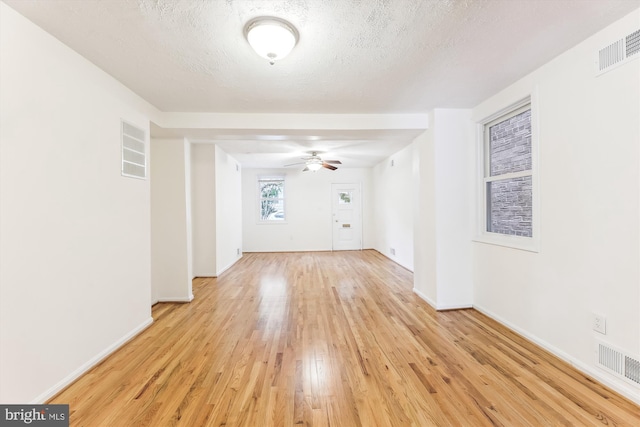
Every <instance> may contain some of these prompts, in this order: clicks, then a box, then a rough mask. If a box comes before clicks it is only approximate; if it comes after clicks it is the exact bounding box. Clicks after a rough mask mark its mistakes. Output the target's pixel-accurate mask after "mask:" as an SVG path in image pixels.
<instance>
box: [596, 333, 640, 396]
mask: <svg viewBox="0 0 640 427" xmlns="http://www.w3.org/2000/svg"><path fill="white" fill-rule="evenodd" d="M596 365H597V366H599V367H600V368H603V369H605V370H607V371H609V372H610V373H613V374H616V375H617V376H619V377H621V378H624V379H625V380H627V381H628V382H630V383H631V384H634V385H636V386H640V358H639V357H632V356H631V355H629V354H625V353H624V352H623V351H620V350H618V349H616V348H614V347H612V346H611V345H609V344H606V343H603V342H596Z"/></svg>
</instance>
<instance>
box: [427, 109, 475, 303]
mask: <svg viewBox="0 0 640 427" xmlns="http://www.w3.org/2000/svg"><path fill="white" fill-rule="evenodd" d="M470 118H471V111H470V110H451V109H436V110H434V112H433V126H434V134H435V153H434V155H435V160H434V166H435V186H436V194H435V202H434V205H435V212H436V276H437V278H436V282H437V295H436V300H435V301H436V307H437V308H438V309H451V308H463V307H471V306H472V305H473V281H472V245H471V237H472V234H473V230H474V228H473V224H474V222H473V220H474V215H473V212H474V209H473V208H474V200H475V198H474V197H473V196H474V194H473V189H474V188H475V187H474V186H473V178H474V173H473V172H474V168H473V166H474V164H475V163H474V150H473V145H472V144H469V139H470V138H471V137H472V136H473V135H475V133H474V127H473V126H472V125H471V122H470Z"/></svg>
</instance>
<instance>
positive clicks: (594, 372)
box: [473, 305, 640, 405]
mask: <svg viewBox="0 0 640 427" xmlns="http://www.w3.org/2000/svg"><path fill="white" fill-rule="evenodd" d="M473 308H474V309H476V310H478V311H479V312H480V313H482V314H484V315H485V316H487V317H490V318H491V319H493V320H495V321H496V322H498V323H500V324H502V325H503V326H506V327H507V328H509V329H511V330H512V331H514V332H516V333H518V334H519V335H522V336H523V337H524V338H526V339H527V340H529V341H531V342H533V343H534V344H536V345H538V346H539V347H542V348H543V349H545V350H547V351H548V352H549V353H551V354H553V355H554V356H556V357H557V358H559V359H562V360H563V361H565V362H567V363H568V364H570V365H571V366H573V367H574V368H576V369H577V370H578V371H580V372H582V373H583V374H585V375H588V376H590V377H592V378H593V379H595V380H597V381H598V382H600V383H602V384H604V385H605V386H607V387H609V388H610V389H612V390H614V391H615V392H617V393H620V394H621V395H622V396H624V397H626V398H627V399H629V400H631V401H632V402H635V403H637V404H639V405H640V393H639V392H638V389H637V388H633V386H631V385H627V384H624V383H622V382H617V381H615V380H612V378H611V377H613V376H611V377H609V375H608V374H607V373H606V372H604V371H603V370H600V369H598V368H597V367H595V366H589V365H587V364H585V363H584V362H582V361H580V360H578V359H576V358H574V357H573V356H570V355H569V354H567V353H565V352H564V351H562V350H560V349H559V348H557V347H555V346H553V345H551V344H549V343H548V342H546V341H543V340H541V339H540V338H538V337H536V336H534V335H531V334H530V333H528V332H526V331H524V330H523V329H520V328H519V327H517V326H515V325H513V324H512V323H510V322H508V321H506V320H505V319H503V318H502V317H500V316H498V315H496V314H495V313H493V312H491V311H489V310H486V309H484V308H482V307H480V306H478V305H474V306H473Z"/></svg>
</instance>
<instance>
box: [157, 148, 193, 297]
mask: <svg viewBox="0 0 640 427" xmlns="http://www.w3.org/2000/svg"><path fill="white" fill-rule="evenodd" d="M190 160H191V156H190V144H189V143H188V142H187V141H184V140H173V139H152V140H151V285H152V286H153V289H154V294H155V295H156V296H157V299H158V301H191V300H192V299H193V294H192V291H191V279H192V278H193V273H192V270H191V265H192V260H191V245H192V242H191V208H190V205H191V200H190V196H189V195H190V192H191V189H190V176H191V172H190V166H189V165H190Z"/></svg>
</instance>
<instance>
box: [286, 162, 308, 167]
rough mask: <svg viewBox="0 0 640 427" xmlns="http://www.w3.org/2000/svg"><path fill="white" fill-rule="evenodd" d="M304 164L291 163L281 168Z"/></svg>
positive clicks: (302, 163)
mask: <svg viewBox="0 0 640 427" xmlns="http://www.w3.org/2000/svg"><path fill="white" fill-rule="evenodd" d="M306 163H307V162H298V163H291V164H288V165H284V166H283V167H284V168H286V167H289V166H297V165H304V164H306Z"/></svg>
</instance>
